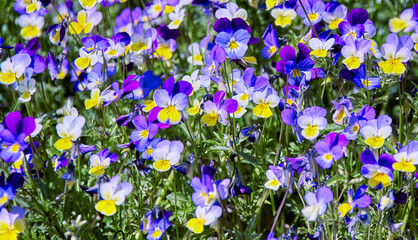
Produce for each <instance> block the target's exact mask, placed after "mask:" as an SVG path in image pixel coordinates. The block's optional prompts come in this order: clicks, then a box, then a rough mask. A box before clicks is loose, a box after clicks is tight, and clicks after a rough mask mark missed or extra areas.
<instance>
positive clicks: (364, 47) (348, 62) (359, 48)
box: [341, 35, 372, 70]
mask: <svg viewBox="0 0 418 240" xmlns="http://www.w3.org/2000/svg"><path fill="white" fill-rule="evenodd" d="M371 44H372V43H371V42H370V41H369V40H366V39H358V40H354V39H353V37H352V36H351V35H350V36H348V37H347V38H346V39H345V46H344V47H343V48H342V49H341V54H342V55H343V56H344V60H343V63H344V65H345V66H346V67H347V69H348V70H352V69H357V68H359V67H360V64H361V63H363V62H364V55H365V54H367V52H368V51H369V50H370V47H371Z"/></svg>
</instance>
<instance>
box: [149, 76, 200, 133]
mask: <svg viewBox="0 0 418 240" xmlns="http://www.w3.org/2000/svg"><path fill="white" fill-rule="evenodd" d="M192 91H193V86H192V85H191V84H190V83H188V82H186V81H179V82H177V83H174V78H173V77H170V78H169V79H167V80H166V81H165V82H164V83H163V85H162V89H158V90H157V91H155V93H154V96H153V98H154V102H155V104H156V105H157V107H159V109H155V108H153V109H152V111H154V112H155V113H156V111H158V115H157V119H158V121H159V122H161V123H164V124H170V125H176V124H178V123H179V122H180V121H181V114H180V112H181V111H183V110H184V109H185V108H186V107H187V105H188V104H189V98H188V96H189V95H190V94H191V92H192ZM154 109H155V110H154ZM155 113H154V114H155ZM150 114H151V113H150Z"/></svg>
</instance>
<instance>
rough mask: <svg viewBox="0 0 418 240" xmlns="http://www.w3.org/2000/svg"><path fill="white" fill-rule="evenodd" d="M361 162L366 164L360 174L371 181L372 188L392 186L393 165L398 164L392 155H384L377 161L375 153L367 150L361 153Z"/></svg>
mask: <svg viewBox="0 0 418 240" xmlns="http://www.w3.org/2000/svg"><path fill="white" fill-rule="evenodd" d="M360 160H361V162H362V163H363V164H365V165H363V166H362V167H361V170H360V172H361V174H363V176H365V177H366V178H368V179H369V185H370V186H371V187H372V188H375V189H382V188H385V187H387V186H389V185H390V183H391V182H392V180H393V174H392V171H393V168H392V165H393V164H394V163H395V162H396V161H395V159H394V158H393V157H392V156H391V155H390V154H387V153H384V154H382V155H380V156H379V159H378V160H377V161H376V158H375V157H374V154H373V152H372V151H371V150H369V149H366V150H364V151H363V152H362V153H361V155H360Z"/></svg>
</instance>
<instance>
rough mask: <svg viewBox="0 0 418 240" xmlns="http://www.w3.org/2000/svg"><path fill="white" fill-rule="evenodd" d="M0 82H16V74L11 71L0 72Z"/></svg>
mask: <svg viewBox="0 0 418 240" xmlns="http://www.w3.org/2000/svg"><path fill="white" fill-rule="evenodd" d="M0 82H1V83H4V84H12V83H14V82H16V75H15V74H14V73H11V72H7V73H3V72H0Z"/></svg>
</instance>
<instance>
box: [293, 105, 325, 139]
mask: <svg viewBox="0 0 418 240" xmlns="http://www.w3.org/2000/svg"><path fill="white" fill-rule="evenodd" d="M325 115H327V111H326V110H325V109H323V108H321V107H317V106H313V107H309V108H306V109H305V110H303V115H301V116H299V117H298V119H297V123H298V125H299V127H300V128H301V129H302V132H301V133H302V136H303V137H304V138H306V139H308V140H313V139H315V138H317V137H318V135H319V132H320V131H321V130H324V129H325V128H326V127H327V124H328V122H327V119H326V118H325Z"/></svg>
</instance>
